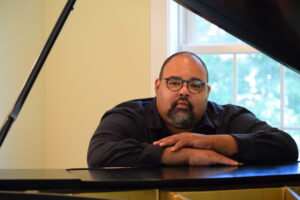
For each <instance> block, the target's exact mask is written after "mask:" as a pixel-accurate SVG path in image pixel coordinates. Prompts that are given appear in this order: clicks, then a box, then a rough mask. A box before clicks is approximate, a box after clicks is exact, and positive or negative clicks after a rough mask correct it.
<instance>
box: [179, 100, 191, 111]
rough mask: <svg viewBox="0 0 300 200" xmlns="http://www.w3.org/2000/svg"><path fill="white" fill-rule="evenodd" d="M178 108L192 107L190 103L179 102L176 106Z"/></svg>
mask: <svg viewBox="0 0 300 200" xmlns="http://www.w3.org/2000/svg"><path fill="white" fill-rule="evenodd" d="M176 107H177V108H181V109H186V108H189V107H190V103H189V102H188V101H184V100H179V101H177V104H176Z"/></svg>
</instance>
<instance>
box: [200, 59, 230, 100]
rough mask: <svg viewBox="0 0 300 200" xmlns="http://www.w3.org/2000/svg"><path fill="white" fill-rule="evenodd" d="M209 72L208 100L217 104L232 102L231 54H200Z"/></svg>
mask: <svg viewBox="0 0 300 200" xmlns="http://www.w3.org/2000/svg"><path fill="white" fill-rule="evenodd" d="M200 57H201V58H202V59H203V61H204V63H205V64H206V66H207V69H208V72H209V85H210V86H211V91H210V95H209V100H210V101H215V102H216V103H219V104H228V103H232V102H233V78H232V77H233V74H232V66H233V64H232V55H228V54H214V55H212V54H211V55H200Z"/></svg>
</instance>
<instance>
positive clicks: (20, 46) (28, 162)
mask: <svg viewBox="0 0 300 200" xmlns="http://www.w3.org/2000/svg"><path fill="white" fill-rule="evenodd" d="M44 5H45V3H44V1H40V0H26V1H23V0H0V99H1V100H0V102H1V103H0V123H1V124H2V122H3V121H4V119H5V118H6V116H7V114H8V112H9V111H10V109H11V108H12V106H13V104H14V103H15V100H16V98H17V95H18V94H19V92H20V90H21V86H22V85H23V83H24V82H25V79H26V78H27V76H28V74H29V72H30V71H31V68H32V66H33V64H34V62H35V60H36V58H37V57H38V54H39V53H40V50H41V48H42V46H43V44H42V41H43V39H44V21H45V20H44ZM44 92H45V85H44V72H43V71H42V73H41V76H39V78H38V79H37V81H36V83H35V85H34V87H33V89H32V91H31V93H30V94H29V96H28V98H27V101H26V103H25V104H24V106H23V109H22V111H21V112H20V114H19V117H18V119H17V121H16V122H15V123H14V125H13V127H12V128H11V130H10V132H9V134H8V136H7V138H6V140H5V141H4V143H3V145H2V146H1V149H0V168H43V167H45V164H46V148H45V146H46V141H45V138H46V135H45V93H44Z"/></svg>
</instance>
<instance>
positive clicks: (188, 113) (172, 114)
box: [167, 98, 195, 129]
mask: <svg viewBox="0 0 300 200" xmlns="http://www.w3.org/2000/svg"><path fill="white" fill-rule="evenodd" d="M179 100H180V101H185V102H187V103H188V108H187V109H182V108H176V106H177V104H178V101H179ZM167 117H168V118H169V119H170V120H171V125H172V126H174V127H175V128H178V129H187V128H190V127H192V125H193V121H194V118H195V114H194V113H193V105H192V104H191V103H190V102H189V101H188V99H186V98H181V99H178V100H177V101H175V102H174V103H173V104H172V106H171V108H170V110H169V111H168V114H167Z"/></svg>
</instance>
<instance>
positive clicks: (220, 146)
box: [208, 135, 238, 156]
mask: <svg viewBox="0 0 300 200" xmlns="http://www.w3.org/2000/svg"><path fill="white" fill-rule="evenodd" d="M208 137H210V138H211V143H212V144H211V150H213V151H216V152H218V153H220V154H223V155H226V156H231V155H233V154H236V153H237V152H238V145H237V141H236V139H235V138H234V137H232V136H231V135H211V136H208Z"/></svg>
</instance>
